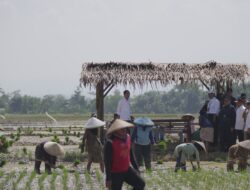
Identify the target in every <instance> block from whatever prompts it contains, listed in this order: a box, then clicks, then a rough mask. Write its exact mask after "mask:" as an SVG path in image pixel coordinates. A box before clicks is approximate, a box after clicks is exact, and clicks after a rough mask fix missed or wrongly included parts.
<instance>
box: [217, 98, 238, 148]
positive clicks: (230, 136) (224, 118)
mask: <svg viewBox="0 0 250 190" xmlns="http://www.w3.org/2000/svg"><path fill="white" fill-rule="evenodd" d="M235 119H236V112H235V109H234V107H233V105H232V104H231V98H230V97H227V96H226V97H224V100H223V106H222V108H221V110H220V113H219V117H218V121H219V122H218V124H219V134H220V151H222V152H227V151H228V149H229V147H230V146H231V145H233V144H235V141H236V139H235V132H234V126H235Z"/></svg>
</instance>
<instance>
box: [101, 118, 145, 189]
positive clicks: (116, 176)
mask: <svg viewBox="0 0 250 190" xmlns="http://www.w3.org/2000/svg"><path fill="white" fill-rule="evenodd" d="M128 127H134V126H133V124H131V123H128V122H126V121H123V120H121V119H116V120H115V121H114V122H113V124H112V125H111V126H110V128H109V129H108V131H107V135H109V136H108V139H107V141H106V143H105V145H104V163H105V171H106V187H108V188H111V189H113V190H121V189H122V185H123V182H126V183H128V184H129V185H131V186H133V189H134V190H142V189H144V187H145V182H144V180H143V179H142V178H141V176H140V174H139V170H138V166H137V163H136V161H135V158H134V155H133V152H132V149H131V139H130V135H129V134H127V132H126V128H128ZM131 164H132V166H133V167H132V166H131Z"/></svg>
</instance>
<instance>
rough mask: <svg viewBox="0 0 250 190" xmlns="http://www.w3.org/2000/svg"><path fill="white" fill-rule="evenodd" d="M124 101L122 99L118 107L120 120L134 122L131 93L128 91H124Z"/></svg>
mask: <svg viewBox="0 0 250 190" xmlns="http://www.w3.org/2000/svg"><path fill="white" fill-rule="evenodd" d="M123 96H124V97H123V99H121V100H120V101H119V103H118V106H117V112H116V113H117V114H118V115H119V116H120V119H122V120H125V121H132V120H133V116H132V112H131V106H130V101H129V97H130V92H129V91H128V90H124V92H123Z"/></svg>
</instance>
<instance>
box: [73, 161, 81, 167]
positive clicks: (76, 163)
mask: <svg viewBox="0 0 250 190" xmlns="http://www.w3.org/2000/svg"><path fill="white" fill-rule="evenodd" d="M80 162H81V161H80V160H78V159H75V161H74V166H75V167H77V166H78V165H79V164H80Z"/></svg>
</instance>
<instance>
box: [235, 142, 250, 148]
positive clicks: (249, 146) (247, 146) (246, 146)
mask: <svg viewBox="0 0 250 190" xmlns="http://www.w3.org/2000/svg"><path fill="white" fill-rule="evenodd" d="M238 145H239V146H240V147H242V148H245V149H247V150H250V140H245V141H241V142H239V143H238Z"/></svg>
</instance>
